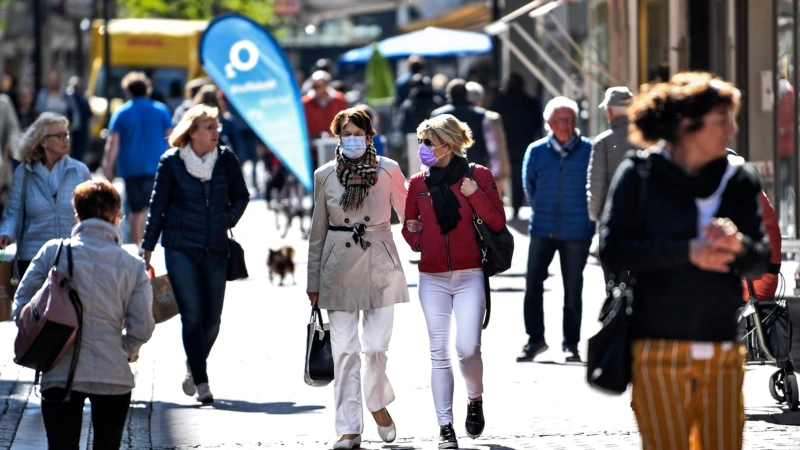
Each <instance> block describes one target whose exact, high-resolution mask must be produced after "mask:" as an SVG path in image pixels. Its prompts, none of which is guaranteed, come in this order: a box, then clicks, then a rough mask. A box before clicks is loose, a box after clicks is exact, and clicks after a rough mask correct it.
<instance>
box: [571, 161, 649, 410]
mask: <svg viewBox="0 0 800 450" xmlns="http://www.w3.org/2000/svg"><path fill="white" fill-rule="evenodd" d="M636 172H637V173H638V175H639V203H638V209H637V213H638V215H637V224H638V229H639V230H641V229H642V227H643V225H644V205H645V200H646V198H647V185H648V183H647V179H648V177H649V176H650V168H649V162H648V161H641V162H640V161H637V162H636ZM635 284H636V280H635V279H633V278H631V277H630V274H629V273H628V272H627V271H624V272H623V273H622V274H620V275H619V277H618V279H617V280H616V281H615V283H614V285H613V286H611V287H610V288H609V289H608V291H607V292H606V301H605V303H604V304H603V308H602V310H601V311H600V321H601V322H602V323H603V326H602V328H601V329H600V331H598V332H597V334H595V335H594V336H592V337H591V338H589V352H588V353H589V354H588V357H587V359H586V381H587V382H588V383H589V385H590V386H592V387H593V388H595V389H598V390H600V391H603V392H606V393H609V394H616V395H619V394H623V393H625V391H626V390H627V389H628V383H630V381H631V365H632V364H633V355H632V354H631V336H630V321H631V314H632V312H633V286H634V285H635Z"/></svg>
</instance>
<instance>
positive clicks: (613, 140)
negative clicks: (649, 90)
mask: <svg viewBox="0 0 800 450" xmlns="http://www.w3.org/2000/svg"><path fill="white" fill-rule="evenodd" d="M631 99H633V94H632V93H631V91H630V90H629V89H628V88H627V87H625V86H618V87H612V88H608V89H607V90H606V96H605V99H603V103H600V108H603V109H605V111H606V120H607V121H608V124H609V127H610V128H609V129H608V130H606V131H605V132H603V133H601V134H599V135H598V136H597V137H596V138H595V139H594V141H593V142H592V156H591V158H590V159H589V183H588V184H587V186H586V196H587V198H588V200H589V218H591V219H592V220H593V221H599V220H600V219H601V218H602V216H603V206H604V205H605V203H606V194H607V193H608V186H609V185H610V184H611V178H613V177H614V172H616V171H617V167H619V165H620V163H622V160H623V159H625V154H626V153H628V151H630V150H633V149H636V147H635V146H634V145H633V144H631V143H630V141H628V106H629V105H630V103H631Z"/></svg>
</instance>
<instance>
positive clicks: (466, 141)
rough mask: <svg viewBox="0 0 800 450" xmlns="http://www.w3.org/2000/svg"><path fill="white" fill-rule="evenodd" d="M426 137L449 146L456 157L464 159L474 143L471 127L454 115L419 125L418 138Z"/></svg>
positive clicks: (434, 118) (426, 121)
mask: <svg viewBox="0 0 800 450" xmlns="http://www.w3.org/2000/svg"><path fill="white" fill-rule="evenodd" d="M426 135H427V136H428V137H429V138H433V139H435V140H436V141H438V142H440V143H442V144H447V146H449V147H450V148H451V149H452V150H453V154H454V155H456V156H460V157H462V158H466V157H467V148H469V147H471V146H472V144H473V143H474V141H473V140H472V130H471V129H470V128H469V125H467V124H466V123H464V122H462V121H460V120H458V119H456V118H455V116H453V115H452V114H442V115H440V116H436V117H432V118H430V119H428V120H425V121H423V122H422V123H421V124H419V127H417V136H418V137H419V138H424V137H425V136H426Z"/></svg>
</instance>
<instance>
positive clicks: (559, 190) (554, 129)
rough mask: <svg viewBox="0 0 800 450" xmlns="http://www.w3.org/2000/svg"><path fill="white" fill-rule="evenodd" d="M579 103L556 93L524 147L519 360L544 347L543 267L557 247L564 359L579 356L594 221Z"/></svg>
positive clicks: (588, 144) (587, 145)
mask: <svg viewBox="0 0 800 450" xmlns="http://www.w3.org/2000/svg"><path fill="white" fill-rule="evenodd" d="M577 116H578V105H577V104H576V103H575V102H574V101H572V100H570V99H568V98H566V97H556V98H554V99H552V100H550V102H549V103H548V104H547V106H546V107H545V110H544V120H545V123H546V127H545V128H546V129H547V130H548V131H549V133H548V134H547V136H545V137H544V138H542V139H539V140H538V141H536V142H534V143H532V144H531V145H530V146H529V147H528V150H527V151H526V152H525V158H524V160H523V163H522V179H523V180H524V183H525V193H526V195H527V196H528V202H529V203H530V205H531V208H533V210H534V211H535V212H536V213H535V214H534V215H531V218H530V222H529V224H528V234H529V235H530V247H529V249H528V272H527V279H526V286H525V306H524V308H525V309H524V315H525V331H526V332H527V333H528V342H527V343H526V344H525V346H524V347H523V349H522V354H521V355H520V356H519V357H518V358H517V362H525V361H532V360H533V358H535V357H536V356H537V355H538V354H540V353H542V352H544V351H546V350H547V348H548V347H547V344H546V343H545V339H544V308H543V303H544V282H545V280H546V279H547V276H548V274H547V268H548V267H549V266H550V263H551V262H552V261H553V256H555V253H556V251H558V255H559V259H560V261H561V274H562V279H563V282H564V321H563V325H562V327H563V336H564V339H563V341H562V342H561V348H562V351H563V352H564V353H565V359H566V361H567V362H580V360H581V358H580V353H579V352H578V342H580V338H581V314H582V309H583V299H582V291H583V268H584V266H586V260H587V258H588V257H589V247H590V245H591V240H592V236H593V235H594V230H595V224H594V222H592V221H591V220H590V219H589V210H588V205H587V201H586V178H587V170H588V167H589V157H590V156H591V153H592V142H591V141H590V140H589V139H587V138H585V137H583V136H581V133H580V131H579V130H578V129H577V128H575V122H576V119H577Z"/></svg>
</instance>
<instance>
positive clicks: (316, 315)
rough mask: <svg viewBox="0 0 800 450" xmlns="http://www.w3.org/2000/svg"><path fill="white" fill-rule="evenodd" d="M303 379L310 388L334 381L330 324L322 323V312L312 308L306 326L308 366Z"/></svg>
mask: <svg viewBox="0 0 800 450" xmlns="http://www.w3.org/2000/svg"><path fill="white" fill-rule="evenodd" d="M303 379H304V380H305V382H306V384H307V385H309V386H317V387H319V386H327V385H328V384H330V382H331V381H333V353H332V351H331V333H330V330H329V326H328V324H323V323H322V312H321V311H320V310H319V308H317V307H316V306H314V307H312V308H311V320H309V322H308V325H307V326H306V365H305V373H304V377H303Z"/></svg>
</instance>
